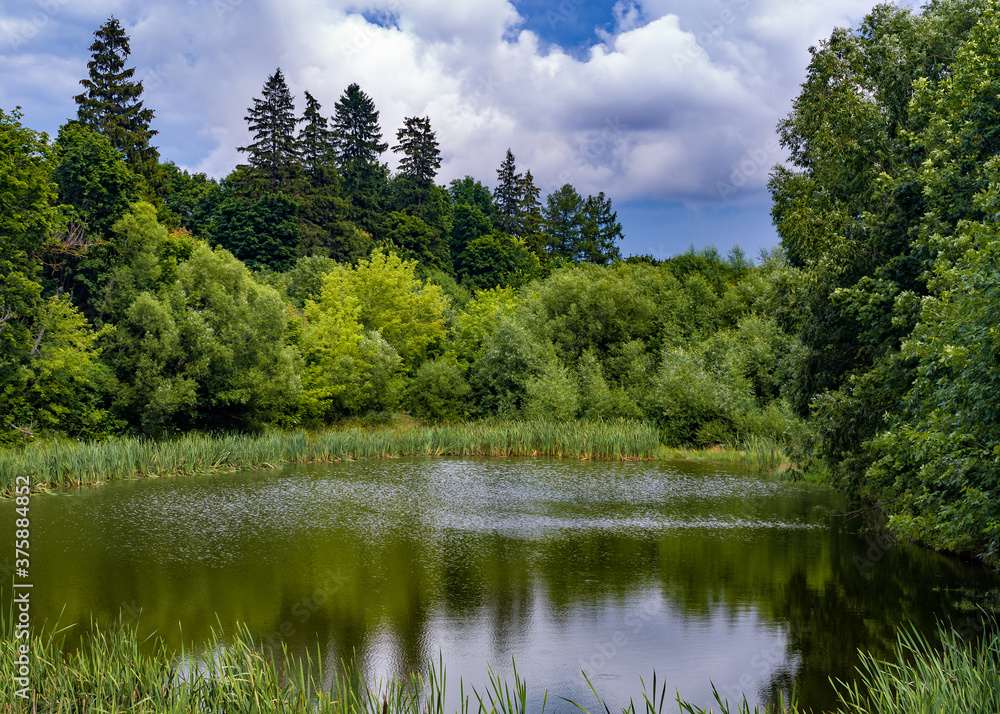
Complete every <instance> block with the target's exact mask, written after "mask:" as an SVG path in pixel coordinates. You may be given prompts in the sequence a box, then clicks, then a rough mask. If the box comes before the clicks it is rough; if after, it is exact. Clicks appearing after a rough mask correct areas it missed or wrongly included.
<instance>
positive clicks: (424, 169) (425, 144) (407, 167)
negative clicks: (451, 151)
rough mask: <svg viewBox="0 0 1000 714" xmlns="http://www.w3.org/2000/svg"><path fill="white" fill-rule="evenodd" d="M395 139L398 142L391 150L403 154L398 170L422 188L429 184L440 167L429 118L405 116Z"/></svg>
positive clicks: (439, 153) (438, 152) (435, 140)
mask: <svg viewBox="0 0 1000 714" xmlns="http://www.w3.org/2000/svg"><path fill="white" fill-rule="evenodd" d="M396 140H397V141H398V142H399V143H398V144H397V145H396V146H394V147H392V150H393V151H394V152H396V153H397V154H403V158H402V159H400V161H399V169H400V172H401V173H402V174H403V175H404V176H408V177H410V178H411V179H413V181H415V182H416V184H417V185H418V186H420V187H422V188H426V187H428V186H430V184H431V182H432V181H433V180H434V177H435V176H436V175H437V170H438V169H439V168H441V152H440V151H439V150H438V143H437V139H436V138H435V137H434V132H433V131H432V130H431V120H430V119H429V118H428V117H407V118H406V119H405V120H404V125H403V128H401V129H400V130H399V131H397V132H396Z"/></svg>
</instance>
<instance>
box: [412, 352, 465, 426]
mask: <svg viewBox="0 0 1000 714" xmlns="http://www.w3.org/2000/svg"><path fill="white" fill-rule="evenodd" d="M471 392H472V389H471V388H470V387H469V383H468V381H467V380H466V379H465V370H464V369H463V368H462V365H460V364H459V363H458V360H456V359H455V356H454V355H443V356H441V357H435V358H434V359H429V360H427V361H426V362H424V363H423V364H421V365H420V367H418V368H417V371H416V372H415V373H414V375H413V380H412V381H411V382H410V384H409V386H408V387H407V390H406V396H405V398H404V404H405V405H406V409H407V411H408V412H409V413H410V414H412V415H414V416H416V417H419V418H420V419H423V420H426V421H429V422H433V423H438V422H457V421H461V420H462V419H466V418H468V417H469V410H470V406H471V405H470V402H469V395H470V394H471Z"/></svg>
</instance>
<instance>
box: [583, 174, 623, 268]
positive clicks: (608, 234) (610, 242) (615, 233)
mask: <svg viewBox="0 0 1000 714" xmlns="http://www.w3.org/2000/svg"><path fill="white" fill-rule="evenodd" d="M581 218H582V225H581V227H580V246H579V248H578V250H577V254H576V259H577V260H585V261H587V262H590V263H596V264H597V265H607V264H608V263H610V262H611V261H613V260H621V257H622V256H621V251H620V250H619V249H618V246H617V245H616V243H617V242H618V241H620V240H622V238H623V237H624V236H623V235H622V224H621V223H619V222H618V212H617V211H613V210H611V199H610V198H607V197H605V195H604V191H601V192H600V193H599V194H597V195H596V196H587V200H586V201H585V202H584V204H583V211H582V216H581Z"/></svg>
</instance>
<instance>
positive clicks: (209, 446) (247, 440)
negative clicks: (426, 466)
mask: <svg viewBox="0 0 1000 714" xmlns="http://www.w3.org/2000/svg"><path fill="white" fill-rule="evenodd" d="M659 447H660V443H659V436H658V434H657V431H656V428H655V427H653V426H651V425H649V424H646V423H644V422H639V421H627V420H619V421H606V422H605V421H592V422H479V423H467V424H457V425H453V426H429V427H410V428H383V429H375V430H366V429H361V428H358V427H354V428H349V429H341V430H329V431H322V432H317V433H313V432H307V431H288V432H270V433H265V434H257V435H255V434H228V435H206V434H188V435H186V436H183V437H181V438H178V439H173V440H167V441H154V440H151V439H141V438H127V437H126V438H118V439H111V440H108V441H103V442H91V443H77V442H54V443H50V444H37V445H32V446H28V447H26V448H24V449H22V450H18V451H2V452H0V496H4V497H8V498H9V497H10V496H11V495H13V492H14V488H15V486H16V483H15V479H16V477H18V476H30V477H31V481H32V486H33V488H35V489H46V488H56V487H61V486H80V485H89V484H97V483H104V482H107V481H112V480H117V479H129V478H141V477H148V476H167V475H181V474H197V473H212V472H219V471H239V470H248V469H260V468H268V467H274V466H279V465H281V464H285V463H323V462H326V463H330V462H335V461H344V460H347V459H359V458H379V457H390V456H498V457H499V456H554V457H571V458H577V459H608V460H640V459H652V458H655V457H656V454H657V451H658V450H659Z"/></svg>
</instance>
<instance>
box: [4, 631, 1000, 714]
mask: <svg viewBox="0 0 1000 714" xmlns="http://www.w3.org/2000/svg"><path fill="white" fill-rule="evenodd" d="M11 614H12V613H11ZM11 614H8V615H7V616H4V617H0V620H2V622H0V682H2V684H0V693H2V696H3V700H4V701H5V702H11V703H12V705H11V709H10V711H14V712H29V711H30V712H43V713H56V712H67V713H68V712H95V713H99V714H103V713H107V714H110V713H112V712H126V711H127V712H143V713H147V712H148V713H150V714H159V713H161V712H162V713H171V714H172V713H174V712H185V713H202V712H204V713H206V714H207V713H208V712H259V713H261V714H269V713H270V712H282V713H284V714H298V713H300V712H301V713H302V714H306V713H309V714H325V713H327V712H330V713H336V714H445V711H446V710H445V694H446V691H450V690H447V680H446V673H445V667H444V664H443V662H439V663H438V664H437V665H436V666H434V665H431V666H429V667H428V670H427V672H426V674H411V675H410V676H409V677H408V678H392V679H390V680H389V681H385V682H380V683H378V684H376V685H375V686H370V685H368V684H366V683H365V682H363V680H362V678H361V676H360V674H359V673H358V671H357V670H356V669H352V668H350V667H347V668H339V669H338V670H337V672H338V673H337V674H335V675H334V676H333V679H332V681H330V682H329V684H324V683H323V681H322V676H321V675H320V676H319V677H317V676H316V675H315V674H314V673H316V672H323V671H324V667H323V663H322V662H321V661H320V658H319V657H318V656H317V657H315V658H313V657H312V656H311V655H306V657H305V658H300V659H297V658H295V657H293V656H290V655H289V654H288V652H287V651H285V650H283V651H281V652H279V653H277V654H276V655H274V656H269V655H266V654H264V653H263V652H262V650H261V648H260V647H259V646H257V644H256V643H255V642H254V641H253V638H252V637H251V636H250V634H249V633H248V632H247V631H246V630H243V629H241V630H239V631H238V632H237V633H235V635H234V636H232V637H228V638H226V639H225V641H223V639H222V638H221V637H220V636H218V635H214V636H213V639H212V640H211V641H210V642H209V643H207V646H206V648H205V649H204V650H202V652H205V653H208V655H207V656H206V655H205V654H200V655H192V654H190V653H185V652H180V653H176V652H173V651H170V650H168V649H167V648H166V647H164V646H163V644H162V642H161V641H159V640H150V639H147V640H142V641H140V639H139V637H138V636H137V635H136V633H135V630H133V629H132V628H130V627H128V626H117V627H112V628H108V629H107V630H103V631H101V630H95V631H93V632H92V634H91V635H90V637H89V638H88V640H87V644H86V645H85V646H84V647H83V648H82V649H79V650H76V651H64V650H63V647H62V639H61V638H60V636H59V633H58V632H56V633H52V634H49V635H47V636H39V635H37V634H36V635H33V637H32V638H31V641H30V646H29V653H28V654H27V655H26V660H27V665H26V666H27V670H28V672H27V677H28V683H27V692H26V694H27V698H26V699H25V698H22V697H20V696H17V695H16V694H15V693H16V691H17V690H18V689H20V688H21V687H22V686H23V685H24V682H23V681H22V682H19V681H18V679H17V677H19V676H21V675H22V674H23V672H22V671H19V667H20V666H21V663H19V662H18V660H17V658H18V656H20V655H19V650H18V649H17V648H18V645H19V644H21V643H23V642H24V640H16V639H15V638H14V636H13V631H12V630H11V627H10V623H11V622H12V617H11ZM941 639H942V643H943V644H942V648H941V649H940V650H937V649H933V648H932V647H931V646H930V645H928V643H927V642H926V641H925V640H923V639H922V638H920V637H919V636H918V635H910V634H901V635H900V637H899V643H898V647H897V652H896V660H895V661H894V662H885V661H880V660H876V659H874V658H872V657H870V656H867V655H864V654H862V662H863V666H862V667H861V669H860V670H859V674H860V678H861V686H859V685H857V684H852V685H846V684H843V683H840V684H839V691H840V698H841V706H842V708H841V709H840V711H841V712H845V713H848V714H904V712H905V713H906V714H923V713H925V712H926V713H928V714H929V713H930V712H936V713H941V712H955V713H956V714H957V713H959V712H961V713H963V714H965V713H967V712H997V711H1000V641H998V639H997V638H996V637H992V638H987V639H985V640H983V641H981V642H979V643H976V644H972V645H970V644H967V643H966V642H964V641H963V640H962V638H961V637H960V636H959V635H958V634H957V633H955V632H942V633H941ZM22 662H23V660H22ZM489 671H490V681H489V684H488V686H487V687H486V689H485V690H484V691H483V692H479V691H477V690H476V689H475V688H470V689H469V690H468V691H467V690H466V689H465V686H464V684H463V683H462V682H461V680H460V681H459V692H460V702H461V704H460V710H459V711H460V712H461V713H462V714H469V712H473V713H478V714H525V712H527V711H528V709H529V708H534V707H529V704H528V700H527V687H526V684H525V681H524V680H523V679H522V678H521V677H520V676H519V675H518V673H517V670H516V667H515V670H514V681H513V682H512V683H511V682H508V681H505V680H502V679H500V678H499V677H498V676H496V675H495V674H494V673H493V671H492V669H491V670H489ZM583 676H586V675H583ZM640 681H641V680H640ZM587 682H588V684H590V680H589V679H588V680H587ZM651 684H652V687H651V689H649V690H647V688H646V684H645V682H643V683H642V691H641V693H640V695H639V697H638V701H639V703H638V704H636V699H632V700H630V702H629V704H628V706H626V707H623V708H620V710H621V711H623V712H624V713H625V714H639V712H644V714H662V711H663V710H664V705H665V704H666V703H667V701H668V700H671V705H670V706H669V707H668V710H672V709H673V703H676V705H677V707H678V709H679V711H680V712H681V714H705V712H706V710H705V709H701V708H699V707H696V706H694V705H692V704H690V703H688V702H686V701H684V700H683V699H682V698H681V696H680V694H679V693H670V694H669V695H668V692H667V690H666V686H665V685H662V684H661V685H660V686H659V687H658V684H657V679H656V675H655V674H654V676H653V678H652V680H651ZM590 688H591V691H592V692H593V693H594V697H595V700H596V706H594V707H591V709H593V710H594V711H595V712H604V713H605V714H610V713H611V711H612V706H611V705H609V704H608V703H607V702H605V701H604V700H603V699H602V698H601V695H600V692H598V691H597V690H596V689H595V688H594V686H593V685H592V684H591V687H590ZM863 692H867V693H863ZM716 700H717V704H718V710H717V711H718V712H719V713H720V714H735V713H740V714H749V712H751V711H753V712H758V713H760V712H764V711H766V710H765V709H763V708H762V707H755V708H754V709H752V710H751V709H750V707H749V706H748V705H747V703H746V701H745V700H744V701H742V702H739V703H733V704H730V703H729V702H727V701H722V700H720V698H719V695H718V694H716ZM548 701H549V700H548V695H547V694H546V695H545V697H544V698H543V701H542V705H541V707H540V708H539V709H538V710H539V711H544V709H545V707H546V704H547V702H548ZM553 704H554V705H555V706H554V707H553V708H555V709H558V710H562V711H584V712H587V711H588V709H587V708H586V706H585V705H586V703H583V704H581V703H577V702H571V701H569V700H562V699H561V698H560V700H559V701H558V703H557V702H556V701H553ZM616 709H618V707H616ZM5 711H6V710H5ZM709 711H715V710H714V709H712V710H709ZM774 711H782V712H789V713H790V714H795V713H798V712H800V711H801V710H800V709H799V708H798V706H797V705H796V704H795V702H791V703H790V704H788V705H785V704H783V703H782V704H780V705H779V706H778V707H777V708H775V709H772V712H774Z"/></svg>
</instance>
